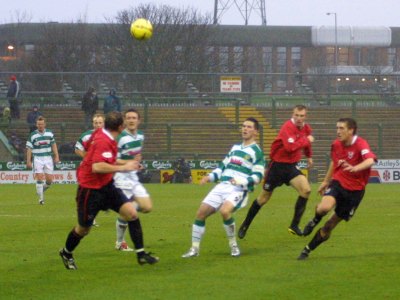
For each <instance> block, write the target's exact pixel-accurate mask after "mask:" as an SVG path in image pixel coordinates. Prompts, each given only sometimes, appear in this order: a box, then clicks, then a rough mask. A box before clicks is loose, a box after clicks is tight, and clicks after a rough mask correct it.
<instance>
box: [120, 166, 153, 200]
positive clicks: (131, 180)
mask: <svg viewBox="0 0 400 300" xmlns="http://www.w3.org/2000/svg"><path fill="white" fill-rule="evenodd" d="M114 185H115V186H116V187H117V188H119V189H121V190H122V191H123V192H124V194H125V196H126V197H128V199H131V198H132V197H138V198H148V197H150V195H149V193H148V192H147V190H146V189H145V187H144V186H143V184H141V183H140V181H139V178H138V176H137V174H136V173H134V172H131V173H115V175H114Z"/></svg>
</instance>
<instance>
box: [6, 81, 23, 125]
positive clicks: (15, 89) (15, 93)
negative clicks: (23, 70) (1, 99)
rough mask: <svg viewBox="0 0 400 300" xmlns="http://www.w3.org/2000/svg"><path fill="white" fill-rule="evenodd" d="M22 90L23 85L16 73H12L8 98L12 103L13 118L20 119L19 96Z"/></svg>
mask: <svg viewBox="0 0 400 300" xmlns="http://www.w3.org/2000/svg"><path fill="white" fill-rule="evenodd" d="M20 92H21V85H20V83H19V81H18V80H17V77H16V76H15V75H11V77H10V84H9V85H8V90H7V99H8V103H9V105H10V112H11V119H19V116H20V112H19V96H20Z"/></svg>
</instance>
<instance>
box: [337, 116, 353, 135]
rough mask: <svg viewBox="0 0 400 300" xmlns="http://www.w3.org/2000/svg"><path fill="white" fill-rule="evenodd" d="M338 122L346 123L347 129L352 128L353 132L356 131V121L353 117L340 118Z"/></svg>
mask: <svg viewBox="0 0 400 300" xmlns="http://www.w3.org/2000/svg"><path fill="white" fill-rule="evenodd" d="M338 122H340V123H346V126H347V128H348V129H353V134H356V133H357V121H356V120H354V119H353V118H340V119H339V120H338Z"/></svg>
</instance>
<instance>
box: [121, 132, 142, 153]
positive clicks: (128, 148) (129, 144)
mask: <svg viewBox="0 0 400 300" xmlns="http://www.w3.org/2000/svg"><path fill="white" fill-rule="evenodd" d="M143 142H144V134H143V132H142V131H140V130H138V131H137V132H136V134H135V135H133V134H131V133H129V132H128V131H127V130H126V129H125V130H124V131H122V132H121V134H120V135H119V136H118V158H120V159H133V158H135V155H137V154H140V153H142V147H143Z"/></svg>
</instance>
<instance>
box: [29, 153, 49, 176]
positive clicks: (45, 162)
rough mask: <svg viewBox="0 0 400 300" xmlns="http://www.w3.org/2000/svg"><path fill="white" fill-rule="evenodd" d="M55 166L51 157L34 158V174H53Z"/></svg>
mask: <svg viewBox="0 0 400 300" xmlns="http://www.w3.org/2000/svg"><path fill="white" fill-rule="evenodd" d="M53 170H54V164H53V158H52V157H51V156H34V157H33V172H34V173H35V174H43V173H44V174H53Z"/></svg>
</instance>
